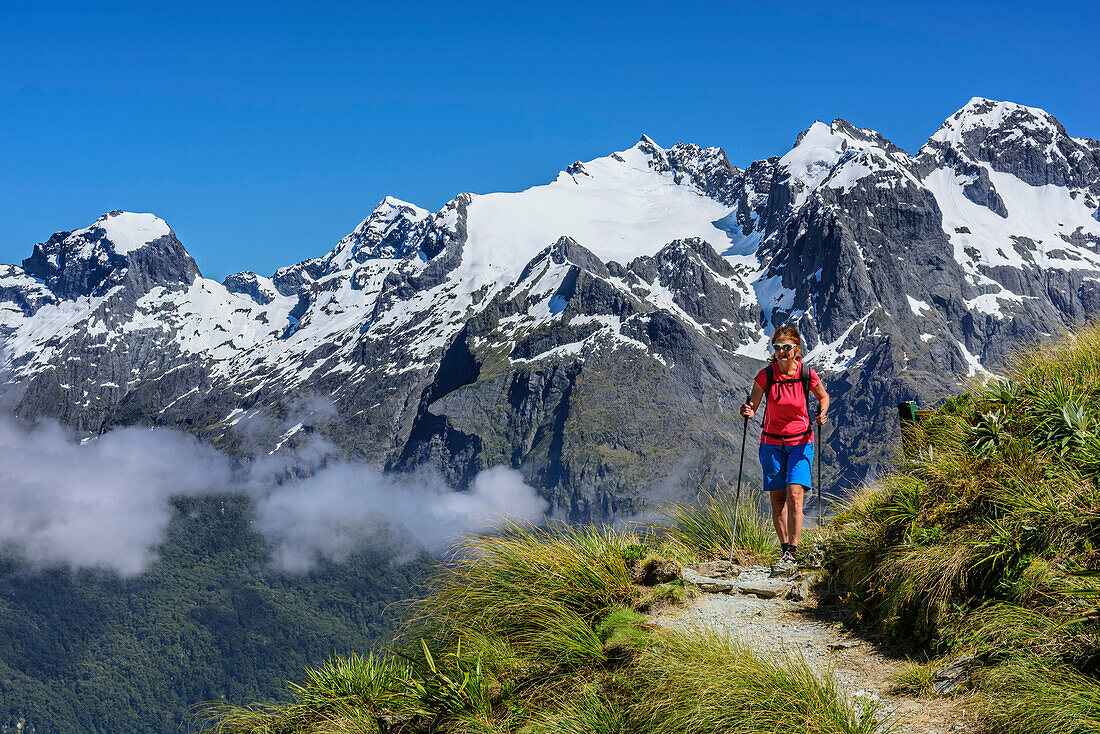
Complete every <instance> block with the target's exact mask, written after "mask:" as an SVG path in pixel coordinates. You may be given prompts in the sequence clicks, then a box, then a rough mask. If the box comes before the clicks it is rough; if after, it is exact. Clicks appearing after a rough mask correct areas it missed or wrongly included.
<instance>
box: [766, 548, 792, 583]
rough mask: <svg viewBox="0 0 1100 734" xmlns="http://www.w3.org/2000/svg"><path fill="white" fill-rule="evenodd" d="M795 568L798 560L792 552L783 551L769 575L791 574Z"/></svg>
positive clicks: (773, 576)
mask: <svg viewBox="0 0 1100 734" xmlns="http://www.w3.org/2000/svg"><path fill="white" fill-rule="evenodd" d="M797 570H798V561H796V560H795V559H794V554H793V553H791V552H790V551H783V555H782V556H780V557H779V560H778V561H776V562H775V565H774V566H772V571H771V577H772V578H775V577H777V576H783V577H785V576H792V575H793V574H794V572H795V571H797Z"/></svg>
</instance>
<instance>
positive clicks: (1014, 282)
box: [0, 98, 1100, 518]
mask: <svg viewBox="0 0 1100 734" xmlns="http://www.w3.org/2000/svg"><path fill="white" fill-rule="evenodd" d="M1098 210H1100V143H1098V142H1096V141H1094V140H1089V139H1085V138H1074V137H1070V136H1069V135H1068V134H1067V133H1066V132H1065V130H1064V129H1063V128H1062V126H1061V125H1060V124H1059V123H1058V122H1057V120H1055V119H1054V118H1053V117H1051V116H1050V115H1049V114H1047V113H1046V112H1043V111H1042V110H1038V109H1034V108H1029V107H1024V106H1022V105H1017V104H1012V103H1007V102H995V101H991V100H986V99H981V98H975V99H973V100H971V101H970V102H969V103H968V104H967V105H966V106H965V107H963V108H962V109H961V110H959V111H958V112H957V113H955V114H954V115H952V116H951V117H950V118H949V119H948V120H947V121H946V122H945V123H944V124H943V126H942V127H941V128H940V129H939V130H938V131H936V133H935V134H934V135H933V136H932V137H931V138H930V139H929V141H928V143H927V144H926V145H925V146H924V147H922V148H921V150H920V151H918V153H917V154H916V155H910V154H909V153H907V152H905V151H904V150H902V149H900V148H898V147H897V146H895V145H893V144H892V143H891V142H890V141H889V140H887V139H886V138H884V137H883V136H882V135H880V134H879V133H877V132H874V131H871V130H865V129H862V128H858V127H856V126H854V125H852V124H850V123H848V122H845V121H844V120H835V121H833V122H832V123H831V124H825V123H821V122H815V123H814V124H813V125H811V126H810V127H809V128H808V129H807V130H806V131H805V132H803V133H802V134H800V135H799V136H798V139H797V141H796V142H795V145H794V147H793V148H792V149H791V150H790V151H788V152H787V153H786V154H785V155H783V156H778V157H772V158H768V159H766V160H761V161H757V162H755V163H753V164H751V165H750V166H749V167H748V168H747V169H745V170H741V169H739V168H737V167H735V166H733V165H731V164H730V162H729V161H728V160H727V158H726V155H725V154H724V153H723V151H722V150H721V149H719V148H701V147H699V146H696V145H689V144H682V143H681V144H677V145H675V146H673V147H671V148H667V149H666V148H662V147H661V146H659V145H658V144H657V143H655V142H654V141H653V140H651V139H649V138H648V137H645V136H643V137H642V139H641V140H640V141H639V142H638V143H637V144H636V145H635V146H633V147H632V148H630V149H628V150H625V151H621V152H618V153H613V154H611V155H609V156H606V157H604V158H598V159H596V160H593V161H587V162H580V161H577V162H576V163H573V164H572V165H570V166H569V167H568V168H567V169H566V170H564V171H562V172H561V173H559V174H558V176H557V178H556V179H555V180H554V181H552V182H551V183H549V184H546V185H544V186H536V187H534V188H531V189H528V190H526V191H522V192H518V193H497V194H487V195H480V196H478V195H472V194H461V195H459V196H457V197H456V198H455V199H453V200H452V201H450V202H448V203H447V205H446V206H444V207H443V208H442V209H441V210H439V211H438V212H429V211H427V210H425V209H422V208H420V207H417V206H415V205H413V204H409V203H406V202H402V201H399V200H397V199H394V198H392V197H387V198H386V199H384V200H383V201H382V202H381V203H379V204H378V206H377V207H375V209H374V210H373V211H372V212H371V213H370V215H369V216H368V217H367V218H366V219H365V220H364V221H363V222H362V223H361V224H360V225H359V226H358V227H356V228H355V230H354V231H353V232H351V233H350V234H348V235H347V236H346V237H344V238H343V239H342V240H341V241H340V242H339V243H337V244H336V246H335V247H334V248H333V249H332V251H331V252H329V253H327V254H326V255H323V256H321V257H318V258H314V259H310V260H305V261H303V262H300V263H298V264H296V265H293V266H290V267H286V268H281V269H279V270H278V271H276V272H275V273H274V274H272V276H271V277H264V276H261V275H257V274H255V273H251V272H243V273H238V274H236V275H232V276H230V277H228V278H226V279H225V281H224V282H222V283H218V282H215V281H211V280H208V279H205V278H203V277H202V276H201V275H200V273H199V271H198V268H197V267H196V266H195V263H194V261H193V260H192V259H191V258H190V256H189V255H188V254H187V252H186V251H185V250H184V248H183V246H182V245H181V244H180V242H179V241H178V240H177V239H176V237H175V235H174V234H173V233H172V231H171V229H170V228H169V227H168V226H167V224H165V223H164V222H163V221H161V220H160V219H158V218H156V217H155V216H153V215H151V214H130V213H124V212H111V213H110V214H106V215H104V216H103V217H101V218H100V219H99V220H97V221H96V222H95V223H94V224H93V225H92V226H90V227H88V228H87V229H83V230H77V231H74V232H59V233H57V234H55V235H54V236H53V237H51V238H50V239H49V240H48V241H47V242H45V243H42V244H39V245H36V246H35V247H34V251H33V253H32V255H31V257H29V258H27V259H26V260H24V261H23V264H22V266H21V267H19V266H0V338H2V339H3V360H4V367H6V370H7V377H6V381H7V385H6V388H7V391H6V393H7V394H6V397H7V400H8V402H9V404H10V405H11V406H12V407H13V409H14V410H15V411H16V412H17V413H18V414H20V415H23V416H27V417H33V416H40V415H49V416H56V417H59V418H61V419H62V420H65V421H67V422H69V423H72V424H74V425H75V426H77V427H78V428H79V429H80V430H83V431H87V432H97V431H102V430H104V429H105V428H107V427H110V426H113V425H118V424H129V423H138V424H149V425H168V426H176V427H182V428H185V429H187V430H190V431H192V432H194V433H197V434H198V435H200V436H202V437H204V438H207V439H209V440H211V441H214V442H215V443H216V444H217V445H219V446H222V447H224V448H225V449H226V450H229V451H235V452H241V453H243V452H245V451H247V450H255V446H250V447H249V448H248V449H246V448H245V445H246V439H245V437H244V436H243V435H242V434H243V431H242V430H241V426H242V425H243V424H242V423H241V422H242V421H246V422H247V421H248V419H249V418H250V417H254V416H256V415H257V414H259V413H261V412H262V413H263V414H264V415H265V416H268V417H272V418H274V419H283V418H285V417H286V416H287V414H288V412H289V411H291V410H292V404H293V403H294V402H295V401H297V400H300V399H301V398H302V397H303V396H310V395H314V396H324V397H325V398H327V399H330V400H331V401H332V402H333V403H334V406H335V408H336V412H335V417H333V414H332V412H328V411H326V412H323V415H320V414H319V415H318V416H315V417H314V419H313V420H312V424H310V420H309V419H305V420H304V421H300V420H295V421H294V423H293V425H283V424H281V423H278V420H275V421H273V422H272V425H276V424H277V425H278V426H279V428H278V430H275V431H274V432H271V433H270V434H269V435H263V436H261V437H260V439H259V440H261V441H262V442H264V447H263V448H264V450H266V451H273V450H277V449H279V448H281V447H284V446H293V445H295V443H296V442H297V441H299V440H300V439H301V438H302V435H304V433H305V432H306V431H307V430H308V431H311V432H319V433H321V434H323V435H325V436H327V437H328V438H330V439H331V440H333V441H335V442H336V443H337V444H338V445H340V446H341V447H343V449H344V450H345V451H346V452H347V454H348V455H349V456H352V457H355V458H359V459H365V460H368V461H372V462H375V463H378V464H380V465H384V466H386V467H387V468H390V469H408V468H412V467H414V466H418V465H420V464H424V463H427V464H431V465H433V466H435V467H437V468H438V469H440V470H441V471H443V472H444V474H445V475H446V476H447V477H448V478H450V479H451V480H452V481H453V482H454V483H455V484H457V485H463V484H464V483H465V482H467V481H468V480H469V479H470V478H472V476H474V474H476V472H477V471H478V470H480V469H483V468H486V467H490V466H494V465H496V464H502V463H503V464H508V465H510V466H514V467H517V468H520V469H522V470H523V471H524V473H525V475H526V477H527V478H528V481H530V482H532V483H533V484H535V485H536V486H539V487H540V488H541V489H542V491H543V492H544V493H545V494H546V496H547V497H548V498H549V499H550V500H551V501H552V503H553V506H554V509H555V511H557V512H558V513H560V514H562V515H567V516H570V517H573V518H589V517H610V516H613V515H616V514H619V513H623V512H629V511H633V510H634V509H636V508H637V506H638V505H639V504H640V503H641V502H643V501H644V499H645V498H646V497H648V496H652V495H653V494H654V493H659V492H675V491H678V490H679V489H681V488H684V487H688V488H690V487H693V486H695V484H696V483H697V482H703V483H710V482H713V481H714V480H715V479H716V478H718V477H719V476H721V475H725V476H730V474H731V471H736V467H735V466H734V465H735V462H736V458H737V457H736V453H737V451H738V450H739V448H740V446H739V444H740V439H741V435H740V434H741V419H740V418H739V417H738V415H737V408H738V406H739V405H740V403H741V402H742V401H743V399H744V394H745V392H746V390H747V387H748V385H749V382H750V380H751V377H752V375H753V374H754V373H755V372H756V370H758V369H759V368H760V366H761V362H760V360H761V359H763V358H764V357H765V356H766V351H765V350H766V347H767V338H768V335H769V334H770V333H771V331H772V329H773V328H774V327H775V326H778V325H781V324H783V323H794V324H796V325H798V326H799V328H800V329H801V330H802V332H803V334H804V335H805V337H806V339H807V342H808V347H809V355H808V359H809V360H810V362H811V363H812V364H814V365H816V366H817V367H818V368H819V369H820V370H821V371H823V372H824V373H826V380H827V384H828V385H829V389H830V392H831V394H832V395H833V398H834V401H835V402H834V405H835V406H836V408H835V410H834V411H833V417H834V419H835V422H836V430H835V433H834V434H833V435H832V436H831V437H830V438H829V442H828V448H827V450H826V451H825V458H826V461H827V462H828V465H829V467H830V470H831V472H832V474H833V476H834V477H835V478H837V479H841V478H845V477H847V478H850V477H854V476H857V475H859V474H860V473H862V472H863V471H865V470H866V469H868V468H870V467H871V466H873V465H874V464H875V463H876V462H878V461H880V460H881V459H882V458H883V457H884V456H885V455H886V454H887V453H888V452H889V451H890V450H891V447H890V445H889V442H888V441H884V440H883V438H882V437H883V436H890V435H894V434H895V432H896V431H895V429H894V428H893V426H894V424H895V423H896V409H895V404H896V402H897V401H898V400H901V399H917V400H921V401H928V400H931V399H933V398H936V397H939V396H941V395H944V394H948V393H950V392H952V391H954V390H955V389H957V386H958V384H959V380H960V379H962V378H965V377H967V376H970V375H974V374H976V373H979V372H984V371H987V370H992V371H996V369H997V368H998V366H999V365H1000V364H1001V361H1002V360H1003V358H1004V356H1005V355H1006V354H1007V353H1009V352H1010V351H1011V349H1012V348H1013V346H1014V345H1016V344H1019V343H1020V342H1021V340H1026V339H1034V338H1037V337H1041V336H1042V335H1043V334H1044V333H1047V332H1050V331H1053V330H1055V329H1059V328H1064V327H1066V326H1069V325H1072V324H1073V323H1074V322H1076V321H1078V320H1080V319H1082V318H1084V317H1086V316H1088V315H1090V314H1093V313H1095V312H1096V311H1097V310H1100V289H1098V287H1097V283H1100V221H1098V216H1100V215H1098ZM286 423H288V424H289V423H290V421H289V420H288V421H286ZM307 424H309V425H307ZM299 434H302V435H299ZM247 440H248V441H256V440H257V437H256V435H255V431H250V433H249V436H248V439H247Z"/></svg>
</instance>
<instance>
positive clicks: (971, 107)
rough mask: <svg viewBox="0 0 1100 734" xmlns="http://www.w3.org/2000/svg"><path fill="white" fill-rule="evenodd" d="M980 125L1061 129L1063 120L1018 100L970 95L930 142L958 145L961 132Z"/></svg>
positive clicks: (966, 131)
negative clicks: (1011, 100) (968, 99)
mask: <svg viewBox="0 0 1100 734" xmlns="http://www.w3.org/2000/svg"><path fill="white" fill-rule="evenodd" d="M979 128H984V129H986V130H999V129H1001V128H1015V129H1020V130H1040V129H1044V128H1045V129H1049V128H1054V129H1056V130H1058V131H1061V132H1062V134H1063V135H1064V134H1065V132H1064V130H1062V125H1061V123H1059V122H1058V120H1057V119H1055V117H1054V116H1053V115H1051V114H1050V113H1049V112H1047V111H1046V110H1043V109H1040V108H1038V107H1028V106H1027V105H1022V104H1019V103H1018V102H1007V101H1001V100H995V99H989V98H987V97H971V98H970V101H969V102H967V103H966V104H965V105H963V106H962V107H961V108H960V109H959V110H958V111H957V112H955V114H953V115H951V116H950V117H948V118H947V119H946V120H944V122H943V124H942V125H940V128H939V129H938V130H937V131H936V132H935V133H934V134H933V135H932V138H931V140H930V142H932V141H935V142H941V143H949V144H953V145H958V144H961V143H962V136H963V135H964V134H966V133H969V132H971V131H974V130H978V129H979Z"/></svg>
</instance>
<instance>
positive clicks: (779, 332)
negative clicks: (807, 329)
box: [768, 326, 802, 363]
mask: <svg viewBox="0 0 1100 734" xmlns="http://www.w3.org/2000/svg"><path fill="white" fill-rule="evenodd" d="M784 337H786V338H787V339H790V340H791V341H792V342H794V344H795V347H794V356H795V357H796V358H797V359H802V335H801V334H799V333H798V329H796V328H794V327H793V326H780V327H779V328H778V329H776V330H775V333H774V334H772V341H771V343H772V344H775V342H776V340H777V339H783V338H784ZM774 361H775V351H774V350H773V351H772V353H771V354H769V355H768V362H769V363H770V362H774Z"/></svg>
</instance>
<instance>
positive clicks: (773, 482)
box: [760, 443, 814, 492]
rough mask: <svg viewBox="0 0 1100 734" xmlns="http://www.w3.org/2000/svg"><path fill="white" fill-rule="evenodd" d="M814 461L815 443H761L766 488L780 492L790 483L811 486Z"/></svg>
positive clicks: (807, 487) (761, 463) (761, 459)
mask: <svg viewBox="0 0 1100 734" xmlns="http://www.w3.org/2000/svg"><path fill="white" fill-rule="evenodd" d="M813 463H814V445H813V444H812V443H803V444H799V445H797V446H771V445H769V444H766V443H762V444H760V466H761V467H762V468H763V469H764V489H766V490H768V491H769V492H779V491H781V490H784V489H786V488H787V485H788V484H801V485H802V486H803V487H805V488H806V489H810V488H811V482H812V481H813V480H812V479H811V476H812V472H811V471H810V467H812V466H813Z"/></svg>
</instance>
